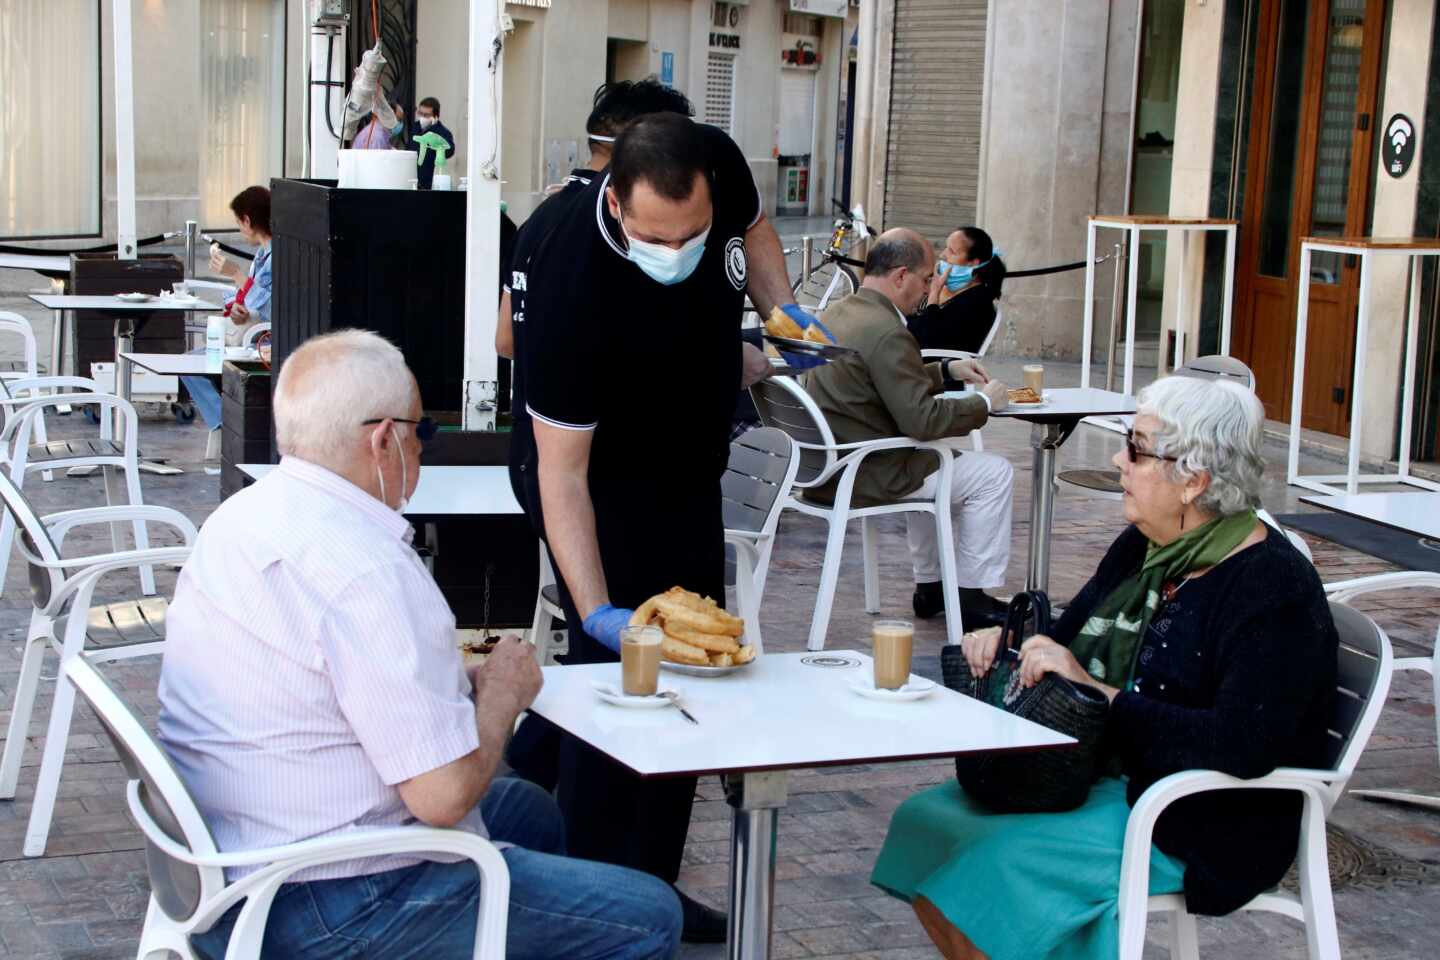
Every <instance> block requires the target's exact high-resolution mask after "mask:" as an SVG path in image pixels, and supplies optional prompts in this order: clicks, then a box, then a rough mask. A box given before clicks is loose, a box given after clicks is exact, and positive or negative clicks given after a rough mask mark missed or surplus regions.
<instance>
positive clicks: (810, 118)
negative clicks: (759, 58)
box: [780, 70, 815, 156]
mask: <svg viewBox="0 0 1440 960" xmlns="http://www.w3.org/2000/svg"><path fill="white" fill-rule="evenodd" d="M814 139H815V71H814V70H781V71H780V153H781V155H782V156H791V155H808V154H809V153H810V145H811V144H812V143H813V142H814Z"/></svg>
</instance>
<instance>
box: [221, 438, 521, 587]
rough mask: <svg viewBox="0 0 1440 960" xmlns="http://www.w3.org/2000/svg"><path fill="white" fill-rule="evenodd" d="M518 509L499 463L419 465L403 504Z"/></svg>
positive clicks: (458, 510)
mask: <svg viewBox="0 0 1440 960" xmlns="http://www.w3.org/2000/svg"><path fill="white" fill-rule="evenodd" d="M274 469H275V465H274V464H271V463H242V464H240V470H241V471H242V472H243V473H245V474H246V475H247V476H251V477H254V478H255V479H256V480H259V479H260V478H261V477H263V476H265V474H267V473H269V472H270V471H271V470H274ZM521 513H524V511H523V510H521V509H520V503H519V501H517V500H516V499H515V494H514V492H513V491H512V490H511V489H510V469H509V468H508V467H503V466H483V467H479V466H470V467H427V466H421V467H420V483H419V484H418V485H417V486H416V487H415V496H413V497H411V498H410V503H409V504H408V505H407V506H406V508H405V515H406V516H407V517H489V516H513V515H517V514H521ZM531 559H533V558H531ZM526 562H527V563H529V562H530V560H527V561H526Z"/></svg>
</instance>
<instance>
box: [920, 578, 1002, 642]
mask: <svg viewBox="0 0 1440 960" xmlns="http://www.w3.org/2000/svg"><path fill="white" fill-rule="evenodd" d="M912 602H913V604H914V607H915V616H916V617H918V618H919V619H921V620H929V619H930V618H931V617H934V616H938V615H939V614H942V613H944V612H945V594H944V593H943V592H942V591H941V589H940V584H939V582H938V581H936V582H930V583H917V584H915V596H914V598H913V601H912ZM1005 610H1006V605H1005V604H1004V603H1003V602H1001V601H999V600H996V599H995V598H994V597H992V596H990V595H989V594H987V593H986V592H985V591H983V590H977V589H975V588H973V587H961V588H960V619H961V621H962V622H963V623H964V624H965V629H966V630H980V629H983V628H985V627H999V626H1004V624H1005Z"/></svg>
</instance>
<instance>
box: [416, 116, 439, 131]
mask: <svg viewBox="0 0 1440 960" xmlns="http://www.w3.org/2000/svg"><path fill="white" fill-rule="evenodd" d="M436 119H437V118H435V117H420V118H419V120H420V129H421V130H429V129H430V128H431V127H433V126H435V120H436Z"/></svg>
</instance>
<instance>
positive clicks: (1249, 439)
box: [1136, 376, 1265, 517]
mask: <svg viewBox="0 0 1440 960" xmlns="http://www.w3.org/2000/svg"><path fill="white" fill-rule="evenodd" d="M1136 406H1137V407H1138V412H1139V413H1141V414H1149V415H1151V416H1153V417H1155V419H1157V420H1159V421H1160V429H1159V430H1158V431H1157V432H1156V434H1155V435H1154V436H1153V437H1152V438H1151V440H1152V442H1153V443H1154V450H1155V453H1157V454H1160V455H1161V456H1164V457H1174V458H1175V462H1174V463H1168V462H1167V463H1166V464H1165V465H1166V466H1167V467H1169V468H1170V473H1171V476H1172V478H1173V479H1175V480H1176V481H1177V482H1181V483H1183V482H1184V481H1186V480H1188V479H1190V478H1191V477H1194V476H1196V475H1198V474H1201V473H1208V474H1209V475H1210V486H1209V487H1208V488H1206V490H1205V492H1204V493H1202V494H1201V495H1200V496H1199V497H1198V498H1197V499H1196V501H1195V504H1196V506H1197V507H1199V508H1200V509H1201V510H1203V511H1205V512H1206V513H1212V514H1216V515H1218V516H1222V517H1224V516H1230V515H1231V514H1235V513H1240V512H1241V511H1242V510H1247V509H1250V508H1252V507H1258V506H1260V479H1261V477H1262V476H1263V475H1264V473H1265V457H1264V456H1263V454H1262V452H1261V448H1262V446H1263V445H1264V442H1265V409H1264V408H1263V407H1262V406H1261V405H1260V401H1259V400H1258V399H1256V397H1255V394H1253V393H1251V392H1250V391H1249V390H1247V389H1245V388H1244V387H1242V386H1240V385H1239V384H1237V383H1231V382H1229V381H1222V380H1198V379H1192V378H1190V377H1182V376H1169V377H1166V378H1164V379H1163V380H1157V381H1155V382H1154V383H1152V384H1150V386H1148V387H1146V388H1145V389H1144V390H1141V391H1140V396H1139V397H1138V398H1137V402H1136Z"/></svg>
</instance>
